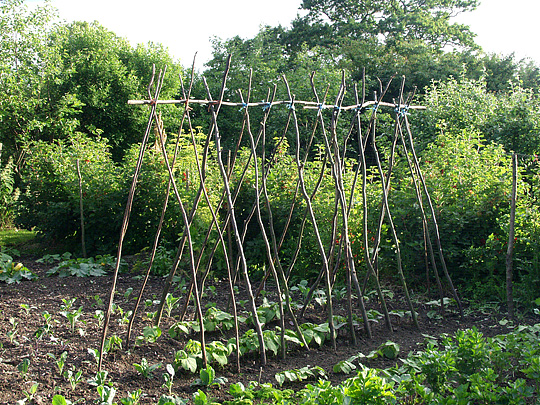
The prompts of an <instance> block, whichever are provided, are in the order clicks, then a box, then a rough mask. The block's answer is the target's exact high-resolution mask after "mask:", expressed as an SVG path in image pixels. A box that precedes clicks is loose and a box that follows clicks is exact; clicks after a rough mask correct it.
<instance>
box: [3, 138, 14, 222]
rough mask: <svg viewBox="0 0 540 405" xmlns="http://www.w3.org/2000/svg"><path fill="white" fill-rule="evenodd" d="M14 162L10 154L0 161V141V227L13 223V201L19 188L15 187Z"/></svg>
mask: <svg viewBox="0 0 540 405" xmlns="http://www.w3.org/2000/svg"><path fill="white" fill-rule="evenodd" d="M14 174H15V164H14V163H13V158H12V157H11V156H10V157H9V158H8V160H7V162H6V163H4V164H3V162H2V143H0V229H3V228H6V227H9V226H10V225H12V224H13V215H14V209H15V203H16V202H17V200H18V199H19V190H18V189H17V188H15V176H14Z"/></svg>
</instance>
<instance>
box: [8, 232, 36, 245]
mask: <svg viewBox="0 0 540 405" xmlns="http://www.w3.org/2000/svg"><path fill="white" fill-rule="evenodd" d="M35 237H36V233H35V232H34V231H28V230H26V229H6V230H0V246H20V245H24V244H27V243H30V242H31V241H32V240H33V239H34V238H35Z"/></svg>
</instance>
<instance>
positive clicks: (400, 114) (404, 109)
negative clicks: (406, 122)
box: [394, 106, 409, 118]
mask: <svg viewBox="0 0 540 405" xmlns="http://www.w3.org/2000/svg"><path fill="white" fill-rule="evenodd" d="M394 111H395V112H396V114H397V115H398V117H400V118H403V117H405V116H406V115H409V107H408V106H404V107H402V108H399V107H396V108H395V109H394Z"/></svg>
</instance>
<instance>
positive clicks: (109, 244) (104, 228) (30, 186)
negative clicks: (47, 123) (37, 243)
mask: <svg viewBox="0 0 540 405" xmlns="http://www.w3.org/2000/svg"><path fill="white" fill-rule="evenodd" d="M77 159H79V160H80V170H81V176H82V179H83V201H84V217H85V233H86V235H85V236H86V244H87V252H88V253H89V254H93V253H95V252H98V253H107V252H110V251H111V249H113V247H114V246H115V244H116V243H117V242H118V235H119V229H120V223H121V218H122V214H123V209H124V205H125V201H126V198H127V191H126V187H125V180H124V179H123V170H122V169H121V168H119V167H117V166H116V165H115V164H114V163H113V161H112V159H111V156H110V153H109V149H108V144H107V141H106V140H104V139H97V140H90V139H87V138H86V137H84V136H83V135H80V134H79V135H76V136H73V137H72V138H71V139H70V140H69V141H59V142H56V143H46V142H42V141H37V142H34V143H32V144H31V145H28V147H27V157H26V164H25V167H24V173H23V180H24V188H25V191H24V193H23V194H22V195H21V204H20V208H19V212H18V218H17V221H18V224H19V225H20V226H22V227H26V228H32V227H36V230H37V231H38V232H39V234H40V235H41V236H43V237H45V238H46V239H47V240H49V241H54V242H57V243H67V244H68V246H70V247H74V246H78V243H79V241H80V232H81V230H80V209H79V183H78V175H77V169H76V162H77Z"/></svg>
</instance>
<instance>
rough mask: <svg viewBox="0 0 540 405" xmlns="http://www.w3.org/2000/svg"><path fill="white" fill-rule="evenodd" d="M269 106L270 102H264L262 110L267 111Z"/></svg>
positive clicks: (270, 105)
mask: <svg viewBox="0 0 540 405" xmlns="http://www.w3.org/2000/svg"><path fill="white" fill-rule="evenodd" d="M270 107H272V103H264V105H263V108H262V110H263V111H268V109H270Z"/></svg>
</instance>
